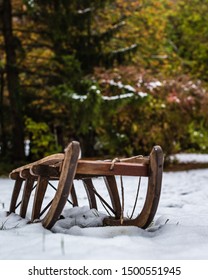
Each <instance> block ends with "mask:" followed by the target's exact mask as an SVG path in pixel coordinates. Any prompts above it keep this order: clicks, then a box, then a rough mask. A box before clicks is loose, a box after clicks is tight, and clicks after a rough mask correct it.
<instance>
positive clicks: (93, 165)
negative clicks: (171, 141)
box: [9, 141, 163, 229]
mask: <svg viewBox="0 0 208 280" xmlns="http://www.w3.org/2000/svg"><path fill="white" fill-rule="evenodd" d="M79 154H80V145H79V143H78V142H75V141H73V142H71V143H70V144H69V145H68V147H67V148H66V150H65V153H60V154H54V155H51V156H48V157H45V158H43V159H41V160H38V161H36V162H33V163H30V164H27V165H24V166H22V167H19V168H17V169H15V170H13V171H12V172H11V173H10V178H11V179H13V180H15V184H14V190H13V193H12V198H11V203H10V210H9V212H10V213H11V212H15V209H16V207H17V199H18V197H19V194H20V190H21V187H22V186H23V182H24V190H23V195H22V201H21V202H20V203H19V204H20V216H22V217H25V216H26V212H27V208H28V203H29V199H30V196H31V192H32V190H33V188H34V185H35V184H36V190H35V196H34V201H33V206H32V215H31V221H32V222H33V221H35V220H37V219H41V220H40V221H41V222H42V224H43V226H44V227H46V228H48V229H50V228H51V227H52V226H53V225H54V224H55V222H56V221H57V220H58V219H59V217H60V215H61V213H62V211H63V208H64V206H65V204H66V202H67V200H68V197H69V196H71V199H72V203H71V204H72V206H73V207H74V206H78V198H77V194H76V190H75V185H74V180H76V179H79V180H80V179H81V180H82V181H83V183H84V187H85V190H86V193H87V197H88V201H89V206H90V208H95V209H97V208H98V204H97V199H99V200H100V201H101V204H102V205H103V207H104V208H105V209H106V211H107V212H108V210H110V211H111V212H112V215H113V217H109V218H106V219H104V223H103V224H104V225H109V226H118V225H134V226H138V227H141V228H146V227H147V226H148V225H149V224H150V223H151V222H152V220H153V218H154V216H155V213H156V210H157V207H158V203H159V199H160V192H161V184H162V173H163V152H162V149H161V147H160V146H155V147H154V148H153V149H152V151H151V153H150V155H149V156H148V157H143V156H135V157H131V158H124V159H117V158H115V159H114V160H113V161H96V160H82V159H78V158H79ZM115 176H137V177H147V178H148V186H147V194H146V197H145V202H144V204H143V208H142V210H140V211H139V213H137V216H136V218H133V219H131V218H125V217H123V216H124V215H123V214H124V213H123V205H121V204H122V202H121V201H122V197H121V198H120V196H119V192H118V187H117V183H116V179H115ZM93 177H103V178H104V182H105V185H106V188H107V190H108V194H109V197H110V200H111V205H112V206H111V205H110V203H108V202H107V201H106V198H104V197H102V196H101V195H100V194H99V193H98V192H97V191H96V189H95V187H94V183H93V182H94V181H93V182H92V178H93ZM51 180H58V187H57V190H56V192H55V196H54V198H53V199H52V200H51V202H50V203H49V204H48V205H47V206H46V207H45V208H44V210H42V209H41V208H42V204H43V200H44V197H45V193H46V189H47V186H48V184H49V185H50V186H51V183H50V181H51ZM98 181H99V180H98ZM124 189H125V188H124V187H123V188H122V192H123V191H124ZM107 208H108V210H107ZM43 212H45V216H44V217H43V218H41V214H42V213H43ZM109 215H111V214H110V212H109Z"/></svg>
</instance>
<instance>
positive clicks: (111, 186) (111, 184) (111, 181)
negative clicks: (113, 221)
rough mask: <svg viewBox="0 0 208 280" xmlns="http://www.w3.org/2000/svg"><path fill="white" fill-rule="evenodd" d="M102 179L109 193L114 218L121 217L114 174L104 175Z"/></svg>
mask: <svg viewBox="0 0 208 280" xmlns="http://www.w3.org/2000/svg"><path fill="white" fill-rule="evenodd" d="M104 181H105V184H106V187H107V190H108V193H109V195H110V199H111V203H112V206H113V209H114V211H115V218H117V219H119V218H120V217H121V202H120V197H119V193H118V187H117V183H116V179H115V177H114V176H105V177H104Z"/></svg>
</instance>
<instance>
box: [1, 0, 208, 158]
mask: <svg viewBox="0 0 208 280" xmlns="http://www.w3.org/2000/svg"><path fill="white" fill-rule="evenodd" d="M12 4H13V14H14V15H15V16H16V18H15V20H13V24H14V30H13V32H14V38H16V39H15V40H16V42H18V44H19V45H18V48H16V52H15V54H16V57H17V60H16V61H17V63H16V64H17V65H16V69H17V70H18V74H19V80H20V85H19V89H20V95H19V96H18V98H19V100H18V101H19V103H20V104H22V111H21V114H22V117H23V118H25V120H26V122H25V138H26V139H27V138H28V137H29V138H30V139H31V158H32V159H36V158H39V157H42V156H44V155H46V153H53V152H57V151H59V150H60V149H63V148H64V146H65V145H66V144H67V143H68V142H69V141H70V140H73V139H76V140H78V141H80V143H81V146H82V152H83V156H86V157H88V156H107V155H108V156H111V155H112V156H115V154H118V155H128V156H131V155H133V154H139V153H149V151H150V150H151V148H152V146H153V145H155V144H159V145H161V146H162V147H163V149H164V151H165V153H166V154H167V155H169V154H171V153H175V152H179V151H182V150H187V151H202V152H207V151H208V148H207V146H208V144H207V139H208V138H207V136H208V135H207V132H206V131H208V115H207V106H208V97H207V96H208V95H207V89H206V88H207V84H206V83H207V73H208V68H207V67H208V66H207V39H208V38H207V36H208V35H207V34H208V24H207V12H208V10H207V9H208V8H207V7H208V5H207V4H208V1H206V0H205V1H199V0H194V1H190V0H188V1H182V0H178V1H165V0H160V1H153V0H151V1H126V0H109V1H101V0H93V1H85V0H82V1H75V0H73V1H68V0H64V1H52V0H47V1H39V0H34V1H30V0H24V1H22V5H21V1H15V0H14V1H12ZM2 42H3V40H2V36H1V34H0V44H1V45H2V46H3V43H2ZM6 63H7V58H6V55H5V51H2V50H1V61H0V70H1V73H2V75H1V80H2V84H3V86H2V87H1V100H0V101H1V105H2V108H3V112H4V114H2V116H3V117H4V120H3V118H2V120H1V127H2V131H3V129H4V133H3V132H2V131H0V134H7V135H6V136H5V137H4V139H5V140H4V146H5V147H9V145H10V138H11V135H12V122H11V117H10V114H11V111H12V109H13V108H14V107H13V108H12V107H11V106H10V104H9V102H8V100H9V94H8V88H7V86H6V85H7V80H6V79H7V78H6V75H5V73H4V71H5V65H6ZM121 65H122V66H121ZM190 74H191V75H192V77H190ZM193 77H194V78H193ZM196 78H200V79H203V80H204V81H205V82H206V83H205V84H203V85H202V83H201V82H200V81H196ZM1 145H2V144H1ZM2 146H3V145H2ZM60 146H61V148H60ZM4 154H7V155H9V153H5V151H4Z"/></svg>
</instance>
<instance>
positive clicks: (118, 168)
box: [76, 160, 149, 177]
mask: <svg viewBox="0 0 208 280" xmlns="http://www.w3.org/2000/svg"><path fill="white" fill-rule="evenodd" d="M111 168H112V162H109V161H89V160H79V161H78V166H77V171H76V175H78V176H79V175H98V176H112V175H114V176H115V175H123V176H146V177H147V176H149V170H148V165H147V164H141V163H138V164H137V163H128V162H115V164H114V165H113V168H112V169H111Z"/></svg>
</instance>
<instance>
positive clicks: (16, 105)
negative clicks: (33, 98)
mask: <svg viewBox="0 0 208 280" xmlns="http://www.w3.org/2000/svg"><path fill="white" fill-rule="evenodd" d="M1 3H2V7H3V10H2V29H3V37H4V44H5V53H6V79H7V88H8V94H9V101H10V108H11V121H12V130H13V131H12V132H13V137H12V147H13V151H12V155H13V157H12V158H13V160H15V161H19V160H23V159H24V157H25V156H24V132H23V120H22V113H21V99H20V84H19V75H18V69H17V65H16V52H15V50H16V46H15V37H14V36H13V29H12V6H11V0H3V1H2V0H1Z"/></svg>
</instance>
